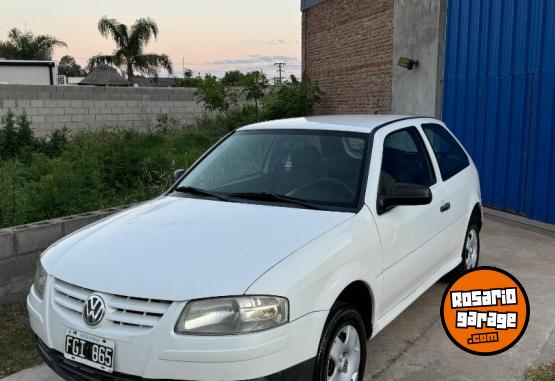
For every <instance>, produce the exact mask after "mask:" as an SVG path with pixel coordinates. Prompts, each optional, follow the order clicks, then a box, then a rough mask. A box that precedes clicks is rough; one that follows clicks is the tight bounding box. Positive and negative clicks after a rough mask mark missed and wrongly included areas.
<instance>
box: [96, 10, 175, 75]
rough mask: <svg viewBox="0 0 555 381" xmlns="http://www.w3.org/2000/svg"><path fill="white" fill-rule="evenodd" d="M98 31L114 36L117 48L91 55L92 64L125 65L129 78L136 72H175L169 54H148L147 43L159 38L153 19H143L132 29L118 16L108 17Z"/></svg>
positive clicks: (102, 20) (100, 22) (152, 73)
mask: <svg viewBox="0 0 555 381" xmlns="http://www.w3.org/2000/svg"><path fill="white" fill-rule="evenodd" d="M98 30H99V31H100V34H101V35H102V36H104V37H106V38H107V37H112V39H113V40H114V42H115V43H116V50H115V51H114V52H113V54H112V55H97V56H94V57H92V58H91V61H90V63H89V66H90V67H93V66H95V65H98V64H102V63H103V64H107V65H111V66H116V67H119V68H122V67H123V68H124V69H125V71H126V73H127V79H128V80H131V79H132V78H133V76H134V73H135V71H138V72H139V73H141V74H145V75H150V76H156V75H157V73H158V70H159V69H161V68H163V69H166V70H167V71H168V72H169V73H170V74H172V73H173V67H172V63H171V61H170V58H169V57H168V56H167V55H166V54H154V53H145V48H146V45H147V44H148V43H149V41H150V40H151V39H152V37H154V38H157V37H158V26H157V25H156V22H155V21H154V20H152V19H151V18H140V19H138V20H137V21H135V23H134V24H133V25H132V26H131V27H130V28H129V27H128V26H127V25H125V24H122V23H120V22H119V21H118V20H116V19H110V18H107V17H106V16H105V17H103V18H101V19H100V21H99V22H98Z"/></svg>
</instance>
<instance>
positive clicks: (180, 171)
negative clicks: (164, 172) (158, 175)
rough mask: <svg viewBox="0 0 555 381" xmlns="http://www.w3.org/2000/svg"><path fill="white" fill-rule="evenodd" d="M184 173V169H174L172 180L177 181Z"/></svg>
mask: <svg viewBox="0 0 555 381" xmlns="http://www.w3.org/2000/svg"><path fill="white" fill-rule="evenodd" d="M184 173H185V170H184V169H176V170H175V171H173V178H174V180H175V181H177V180H179V179H180V178H181V176H183V174H184Z"/></svg>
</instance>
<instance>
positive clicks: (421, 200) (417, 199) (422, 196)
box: [377, 183, 432, 214]
mask: <svg viewBox="0 0 555 381" xmlns="http://www.w3.org/2000/svg"><path fill="white" fill-rule="evenodd" d="M431 202H432V191H431V190H430V188H428V187H425V186H423V185H418V184H403V183H399V184H397V185H395V188H393V190H392V191H391V194H389V195H386V196H379V197H378V202H377V209H378V214H384V213H385V212H387V211H388V210H390V209H391V208H393V207H394V206H400V205H428V204H430V203H431Z"/></svg>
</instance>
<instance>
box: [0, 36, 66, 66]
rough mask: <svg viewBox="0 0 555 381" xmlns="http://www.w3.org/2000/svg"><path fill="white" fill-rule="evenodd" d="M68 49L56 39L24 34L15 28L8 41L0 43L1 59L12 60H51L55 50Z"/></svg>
mask: <svg viewBox="0 0 555 381" xmlns="http://www.w3.org/2000/svg"><path fill="white" fill-rule="evenodd" d="M61 46H63V47H67V44H66V43H65V42H63V41H61V40H58V39H57V38H56V37H53V36H49V35H37V36H35V35H34V34H33V33H32V32H22V31H20V30H19V29H17V28H13V29H11V30H10V31H9V32H8V39H7V40H6V41H0V57H2V58H6V59H12V60H51V59H52V54H53V52H54V48H56V47H61Z"/></svg>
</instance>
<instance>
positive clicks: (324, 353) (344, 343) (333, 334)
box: [313, 303, 366, 381]
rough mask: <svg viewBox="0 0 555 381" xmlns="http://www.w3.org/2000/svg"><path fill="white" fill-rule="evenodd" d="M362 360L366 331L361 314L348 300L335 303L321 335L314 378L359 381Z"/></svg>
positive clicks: (362, 373) (322, 380)
mask: <svg viewBox="0 0 555 381" xmlns="http://www.w3.org/2000/svg"><path fill="white" fill-rule="evenodd" d="M357 344H358V345H357ZM332 350H333V352H334V353H335V354H332V353H331V352H332ZM357 363H358V364H357ZM365 364H366V332H365V329H364V324H363V321H362V317H361V316H360V314H359V313H358V311H357V310H356V309H354V308H353V307H352V306H350V305H349V304H344V303H340V304H337V305H336V306H334V308H332V311H331V312H330V316H329V318H328V321H327V323H326V326H325V328H324V332H323V333H322V338H321V339H320V345H319V346H318V354H317V355H316V363H315V366H314V377H313V381H362V380H363V378H364V367H365Z"/></svg>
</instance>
